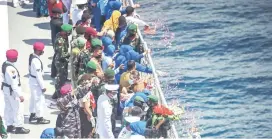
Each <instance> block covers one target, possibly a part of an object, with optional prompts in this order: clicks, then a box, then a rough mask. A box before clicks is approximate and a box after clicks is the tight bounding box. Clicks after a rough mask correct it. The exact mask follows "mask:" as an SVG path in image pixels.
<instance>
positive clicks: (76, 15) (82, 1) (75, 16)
mask: <svg viewBox="0 0 272 139" xmlns="http://www.w3.org/2000/svg"><path fill="white" fill-rule="evenodd" d="M75 4H76V5H77V8H76V9H74V10H73V11H72V21H73V26H75V25H76V23H77V22H78V21H79V20H81V17H82V14H83V11H84V10H86V4H87V0H76V3H75Z"/></svg>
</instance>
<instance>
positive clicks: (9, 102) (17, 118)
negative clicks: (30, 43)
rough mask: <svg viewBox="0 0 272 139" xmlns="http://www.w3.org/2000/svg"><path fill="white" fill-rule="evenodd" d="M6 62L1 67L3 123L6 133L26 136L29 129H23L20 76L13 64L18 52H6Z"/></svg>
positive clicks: (13, 50)
mask: <svg viewBox="0 0 272 139" xmlns="http://www.w3.org/2000/svg"><path fill="white" fill-rule="evenodd" d="M6 57H7V61H5V62H4V63H3V65H2V73H3V75H4V81H3V82H2V86H1V89H2V90H3V92H4V98H5V115H4V117H5V122H6V125H7V132H12V133H15V134H28V133H29V132H30V130H29V129H25V128H23V125H24V115H23V102H24V97H23V92H22V89H21V81H20V74H19V71H18V70H17V68H16V67H15V66H14V63H15V62H16V61H17V58H18V52H17V50H15V49H10V50H7V52H6Z"/></svg>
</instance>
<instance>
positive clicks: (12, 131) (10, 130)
mask: <svg viewBox="0 0 272 139" xmlns="http://www.w3.org/2000/svg"><path fill="white" fill-rule="evenodd" d="M7 132H9V133H14V132H15V127H14V126H13V125H10V126H7Z"/></svg>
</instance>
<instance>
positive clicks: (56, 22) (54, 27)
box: [50, 7, 62, 49]
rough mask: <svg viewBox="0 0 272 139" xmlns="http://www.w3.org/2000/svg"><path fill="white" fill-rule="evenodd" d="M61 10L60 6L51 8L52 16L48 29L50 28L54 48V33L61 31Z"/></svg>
mask: <svg viewBox="0 0 272 139" xmlns="http://www.w3.org/2000/svg"><path fill="white" fill-rule="evenodd" d="M61 13H62V10H61V9H60V8H57V7H55V8H53V9H52V17H51V20H50V29H51V41H52V45H53V48H54V49H55V46H54V43H55V40H56V35H57V34H58V33H59V32H60V31H61V25H62V18H61Z"/></svg>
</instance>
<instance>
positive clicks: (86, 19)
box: [75, 12, 92, 28]
mask: <svg viewBox="0 0 272 139" xmlns="http://www.w3.org/2000/svg"><path fill="white" fill-rule="evenodd" d="M80 19H81V20H77V22H76V23H75V26H82V27H86V28H87V27H90V26H91V22H92V21H91V14H90V13H88V12H84V13H83V14H82V16H81V18H80Z"/></svg>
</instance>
